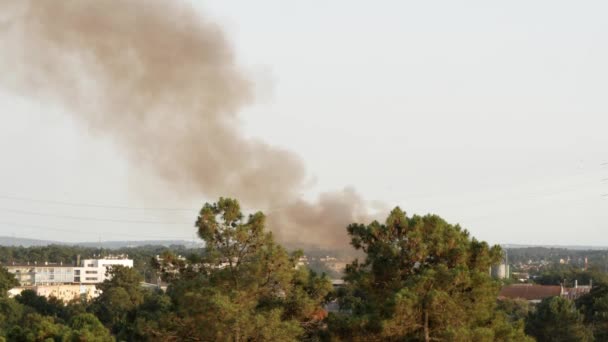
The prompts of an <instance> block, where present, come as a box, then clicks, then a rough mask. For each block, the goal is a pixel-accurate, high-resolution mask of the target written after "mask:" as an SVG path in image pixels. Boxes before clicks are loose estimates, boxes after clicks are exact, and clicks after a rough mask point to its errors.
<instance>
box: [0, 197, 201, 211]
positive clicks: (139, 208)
mask: <svg viewBox="0 0 608 342" xmlns="http://www.w3.org/2000/svg"><path fill="white" fill-rule="evenodd" d="M0 199H7V200H14V201H25V202H37V203H48V204H58V205H65V206H71V207H89V208H104V209H124V210H156V211H195V212H196V211H197V210H196V209H192V208H148V207H130V206H123V205H107V204H93V203H75V202H64V201H56V200H45V199H35V198H27V197H17V196H4V195H0Z"/></svg>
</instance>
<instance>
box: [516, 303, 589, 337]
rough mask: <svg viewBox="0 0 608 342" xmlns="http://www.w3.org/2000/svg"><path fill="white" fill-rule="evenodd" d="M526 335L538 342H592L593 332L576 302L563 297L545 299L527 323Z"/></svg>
mask: <svg viewBox="0 0 608 342" xmlns="http://www.w3.org/2000/svg"><path fill="white" fill-rule="evenodd" d="M526 333H528V334H529V335H531V336H533V337H535V338H536V339H537V340H538V341H555V342H560V341H564V342H565V341H592V340H593V335H592V332H591V330H590V329H589V328H588V327H586V326H585V325H584V324H583V315H582V314H581V313H580V312H579V311H578V310H577V308H576V306H575V305H574V302H572V301H570V300H567V299H565V298H562V297H551V298H546V299H544V300H543V301H542V302H541V303H540V304H538V305H537V307H536V310H535V311H533V312H532V313H531V314H530V315H529V318H528V321H527V323H526Z"/></svg>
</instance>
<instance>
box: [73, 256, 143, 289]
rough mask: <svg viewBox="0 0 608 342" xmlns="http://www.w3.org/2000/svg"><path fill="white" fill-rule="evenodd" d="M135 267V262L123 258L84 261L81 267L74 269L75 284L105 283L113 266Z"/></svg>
mask: <svg viewBox="0 0 608 342" xmlns="http://www.w3.org/2000/svg"><path fill="white" fill-rule="evenodd" d="M117 265H118V266H124V267H129V268H132V267H133V260H131V259H121V258H112V257H108V258H104V259H84V260H83V261H82V266H81V267H75V268H74V282H75V283H81V284H96V283H103V281H104V280H106V279H107V274H106V272H107V271H108V269H109V268H111V267H112V266H117Z"/></svg>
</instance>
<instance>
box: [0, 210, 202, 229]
mask: <svg viewBox="0 0 608 342" xmlns="http://www.w3.org/2000/svg"><path fill="white" fill-rule="evenodd" d="M0 211H3V212H7V213H13V214H20V215H32V216H42V217H54V218H61V219H69V220H81V221H98V222H114V223H133V224H160V225H186V224H187V225H192V224H193V223H192V222H160V221H145V220H120V219H111V218H102V217H84V216H69V215H56V214H48V213H39V212H34V211H27V210H17V209H8V208H0Z"/></svg>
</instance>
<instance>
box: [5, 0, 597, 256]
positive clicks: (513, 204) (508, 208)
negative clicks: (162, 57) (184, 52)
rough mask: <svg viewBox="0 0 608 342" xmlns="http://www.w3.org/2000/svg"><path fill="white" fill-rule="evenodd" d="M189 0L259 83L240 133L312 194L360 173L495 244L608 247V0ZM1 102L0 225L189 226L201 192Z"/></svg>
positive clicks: (376, 190) (20, 230) (17, 230)
mask: <svg viewBox="0 0 608 342" xmlns="http://www.w3.org/2000/svg"><path fill="white" fill-rule="evenodd" d="M192 2H193V3H195V6H196V7H197V8H198V9H200V10H201V11H202V12H204V13H205V14H206V15H207V17H208V18H210V19H211V20H213V21H215V22H217V23H218V25H219V26H221V27H222V28H223V29H224V30H225V32H226V34H227V36H228V39H229V40H230V41H231V42H232V44H233V46H234V47H235V53H236V55H237V59H238V61H239V64H240V65H242V66H243V68H244V69H245V70H247V72H248V73H249V74H250V76H251V77H252V78H253V79H254V80H255V81H256V83H257V86H258V91H257V93H258V102H257V103H256V104H254V105H252V106H250V107H248V108H245V109H244V110H243V111H242V112H241V113H240V115H241V118H242V130H243V132H244V133H245V134H246V135H248V136H251V137H257V138H260V139H262V140H264V141H266V142H267V143H270V144H272V145H276V146H279V147H282V148H286V149H289V150H292V151H294V152H295V153H297V154H298V155H299V156H300V157H301V158H302V159H303V160H304V162H305V164H306V166H307V170H308V173H309V174H310V176H311V177H314V179H315V180H316V183H315V186H314V187H313V188H312V189H311V190H310V194H308V195H310V196H311V197H312V196H314V195H315V194H316V193H318V192H320V191H325V190H336V189H341V188H343V187H345V186H353V187H355V188H356V189H357V190H358V191H359V192H360V193H361V194H362V195H363V197H364V198H366V199H367V200H370V201H372V200H378V201H383V202H385V203H387V204H388V205H390V206H391V207H392V206H396V205H399V206H400V207H401V208H402V209H404V210H406V211H407V212H408V213H409V214H414V213H417V214H426V213H429V212H430V213H436V214H438V215H440V216H442V217H444V218H445V219H446V220H448V221H449V222H451V223H460V224H461V225H462V226H464V227H465V228H467V229H468V230H469V231H470V232H471V233H472V235H473V236H475V237H477V238H479V239H483V240H487V241H488V242H490V243H524V244H562V245H575V244H578V245H583V244H584V245H608V237H607V235H606V233H605V232H606V231H607V229H608V196H607V197H603V196H602V195H604V194H608V164H607V165H602V164H605V163H608V134H607V132H608V101H607V99H606V94H608V63H606V61H608V40H607V39H606V37H608V21H606V20H605V18H606V13H608V3H606V2H605V1H577V2H571V1H535V2H530V1H509V2H501V3H497V2H489V1H477V2H472V1H459V2H454V1H433V2H431V1H420V2H415V3H414V2H406V1H377V2H370V1H352V0H351V1H335V0H334V1H300V2H296V1H284V0H282V1H279V0H276V1H255V2H252V1H213V2H211V1H205V2H200V1H194V0H192ZM0 113H1V116H2V119H3V120H2V125H1V126H0V155H1V156H2V158H3V161H2V164H1V167H0V235H8V236H11V235H15V236H17V237H30V238H42V239H53V240H65V241H97V240H98V239H101V240H130V239H166V238H185V239H192V236H193V234H194V228H192V222H193V221H194V219H195V217H196V209H198V208H197V207H199V206H200V204H202V202H203V201H204V200H205V199H183V198H178V197H169V198H168V197H167V195H166V194H167V190H168V189H165V188H163V186H165V185H163V184H162V183H160V182H159V184H158V188H157V189H150V188H149V186H148V184H149V182H142V181H141V177H142V172H141V170H138V168H137V166H136V165H129V164H128V162H127V160H126V158H125V156H123V155H122V154H121V153H120V151H118V149H117V148H116V147H115V146H114V145H113V143H112V141H109V140H104V139H102V138H99V137H98V136H90V135H89V134H88V133H87V132H85V131H82V129H81V127H80V126H76V125H75V124H74V123H72V122H71V121H70V120H71V119H70V118H69V117H68V116H67V115H66V114H65V113H63V112H62V109H61V108H53V107H50V106H49V105H48V104H43V103H40V102H36V101H35V100H33V99H29V98H23V97H16V96H15V95H13V94H10V93H7V92H5V91H2V90H0ZM149 177H150V178H152V177H153V176H152V175H150V176H149ZM143 184H146V185H145V186H144V185H143ZM17 198H21V199H20V200H18V199H17ZM51 202H62V203H63V202H65V203H68V204H70V203H71V204H78V205H73V206H70V205H66V204H65V203H64V204H58V203H51ZM81 204H95V205H101V206H100V207H91V206H82V205H81ZM115 207H129V208H130V209H129V208H128V209H125V208H115ZM138 207H153V208H192V210H190V211H188V210H183V211H168V210H151V209H149V210H139V209H134V208H138ZM83 217H86V218H88V219H83ZM129 221H130V222H129ZM160 222H172V224H160Z"/></svg>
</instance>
